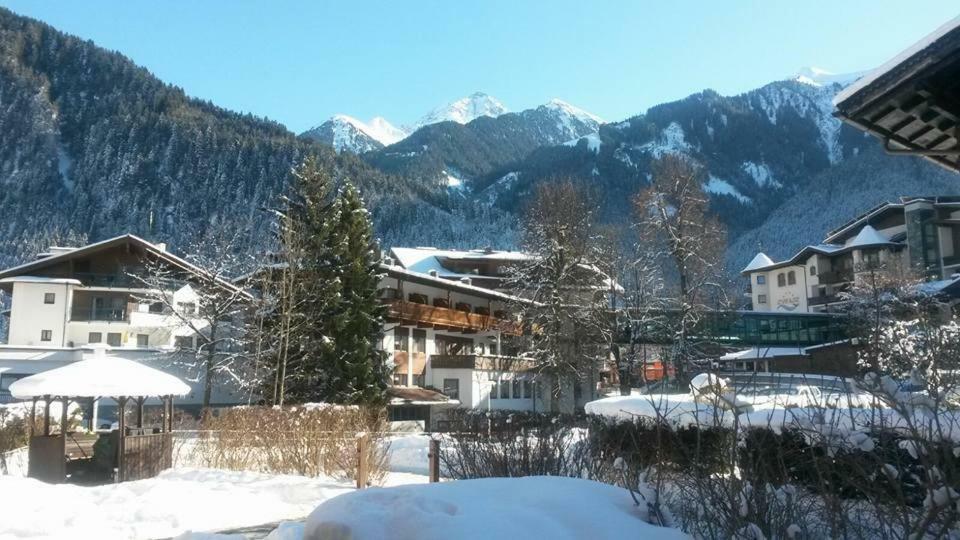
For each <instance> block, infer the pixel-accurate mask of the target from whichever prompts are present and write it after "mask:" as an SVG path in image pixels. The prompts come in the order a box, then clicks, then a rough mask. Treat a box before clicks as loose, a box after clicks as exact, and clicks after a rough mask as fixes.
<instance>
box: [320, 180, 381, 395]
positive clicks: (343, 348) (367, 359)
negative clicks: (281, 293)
mask: <svg viewBox="0 0 960 540" xmlns="http://www.w3.org/2000/svg"><path fill="white" fill-rule="evenodd" d="M337 202H338V203H339V218H340V220H339V223H338V224H337V228H336V232H335V235H334V237H335V238H336V240H337V242H338V244H337V245H336V246H334V247H335V249H337V251H338V259H339V263H340V265H339V268H338V274H339V276H338V277H339V282H340V285H341V289H342V294H341V301H342V306H341V308H340V309H339V310H338V311H339V316H338V325H337V326H338V328H337V330H338V331H337V334H336V336H335V337H334V347H335V349H336V358H337V362H338V365H337V366H336V370H335V373H336V375H337V376H338V380H336V381H331V382H335V383H336V385H335V387H331V388H330V391H331V393H330V394H329V395H330V398H331V399H332V400H333V401H335V402H338V403H341V402H342V403H355V404H379V403H382V402H383V391H384V389H385V387H386V386H385V377H386V373H385V369H386V368H385V355H384V353H383V351H380V350H377V346H376V345H377V340H378V338H379V336H380V333H381V329H382V326H383V306H382V305H381V304H380V302H379V300H378V299H377V284H378V281H379V279H380V268H379V265H380V250H379V247H378V246H377V244H376V242H375V241H374V240H373V226H372V223H371V221H370V215H369V214H368V213H367V210H366V208H365V207H364V204H363V199H362V198H361V197H360V192H359V191H357V188H356V187H354V186H353V184H351V183H347V184H346V185H345V186H344V187H343V189H342V190H341V191H340V195H339V197H338V199H337Z"/></svg>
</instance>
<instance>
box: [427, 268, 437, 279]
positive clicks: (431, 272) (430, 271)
mask: <svg viewBox="0 0 960 540" xmlns="http://www.w3.org/2000/svg"><path fill="white" fill-rule="evenodd" d="M427 273H428V274H430V277H437V269H436V268H431V269H430V270H429V271H428V272H427Z"/></svg>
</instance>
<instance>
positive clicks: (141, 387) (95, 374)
mask: <svg viewBox="0 0 960 540" xmlns="http://www.w3.org/2000/svg"><path fill="white" fill-rule="evenodd" d="M10 393H11V394H12V395H13V397H15V398H17V399H30V398H34V397H40V396H47V395H49V396H68V397H120V396H128V397H140V396H183V395H186V394H189V393H190V387H189V386H188V385H187V384H186V383H185V382H183V381H181V380H180V379H178V378H177V377H174V376H173V375H170V374H169V373H164V372H162V371H160V370H158V369H154V368H152V367H149V366H145V365H143V364H141V363H139V362H135V361H133V360H127V359H125V358H120V357H116V356H103V355H102V354H100V355H96V356H94V357H93V358H88V359H86V360H80V361H79V362H73V363H71V364H67V365H65V366H63V367H58V368H56V369H51V370H49V371H44V372H41V373H37V374H36V375H31V376H29V377H25V378H23V379H20V380H18V381H16V382H14V383H12V384H11V385H10Z"/></svg>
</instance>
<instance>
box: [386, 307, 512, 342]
mask: <svg viewBox="0 0 960 540" xmlns="http://www.w3.org/2000/svg"><path fill="white" fill-rule="evenodd" d="M384 304H385V305H386V306H387V318H389V319H394V320H399V321H411V322H414V323H416V324H418V325H429V326H432V327H435V328H450V329H452V330H460V331H470V332H482V331H487V330H500V331H501V332H503V333H504V334H510V335H520V334H521V331H522V328H521V325H520V324H519V323H516V322H514V321H508V320H504V319H499V318H497V317H492V316H490V315H480V314H478V313H468V312H466V311H460V310H457V309H451V308H445V307H437V306H431V305H425V304H418V303H414V302H407V301H404V300H396V299H394V300H389V299H387V300H385V301H384Z"/></svg>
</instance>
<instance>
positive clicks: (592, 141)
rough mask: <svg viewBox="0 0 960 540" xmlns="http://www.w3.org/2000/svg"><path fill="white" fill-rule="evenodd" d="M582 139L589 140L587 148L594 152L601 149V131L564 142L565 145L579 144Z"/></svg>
mask: <svg viewBox="0 0 960 540" xmlns="http://www.w3.org/2000/svg"><path fill="white" fill-rule="evenodd" d="M580 141H587V150H589V151H591V152H593V153H594V154H596V153H597V152H599V151H600V145H601V144H602V142H601V141H600V134H599V133H590V134H587V135H584V136H583V137H577V138H576V139H573V140H569V141H567V142H565V143H563V145H564V146H577V145H578V144H580Z"/></svg>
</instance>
